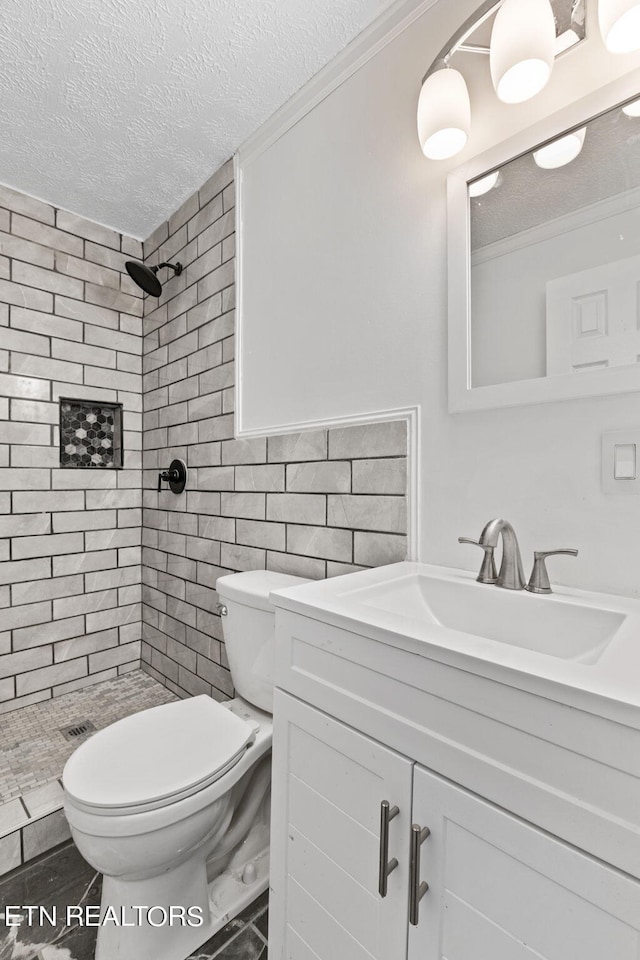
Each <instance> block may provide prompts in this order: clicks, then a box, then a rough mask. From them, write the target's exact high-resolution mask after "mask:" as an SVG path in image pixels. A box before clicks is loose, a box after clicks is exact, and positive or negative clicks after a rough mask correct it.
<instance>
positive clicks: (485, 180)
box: [469, 170, 500, 197]
mask: <svg viewBox="0 0 640 960" xmlns="http://www.w3.org/2000/svg"><path fill="white" fill-rule="evenodd" d="M499 180H500V171H499V170H494V171H493V173H488V174H487V175H486V177H480V179H479V180H473V181H472V182H471V183H470V184H469V196H470V197H483V196H484V195H485V193H489V190H493V188H494V187H496V186H497V185H498V181H499Z"/></svg>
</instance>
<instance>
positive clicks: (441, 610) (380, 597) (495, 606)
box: [343, 572, 625, 662]
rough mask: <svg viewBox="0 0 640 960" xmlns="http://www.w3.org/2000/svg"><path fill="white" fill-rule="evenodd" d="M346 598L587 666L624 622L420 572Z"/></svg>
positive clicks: (609, 613) (598, 611) (606, 613)
mask: <svg viewBox="0 0 640 960" xmlns="http://www.w3.org/2000/svg"><path fill="white" fill-rule="evenodd" d="M347 595H348V596H350V597H351V599H352V600H353V601H354V602H355V603H357V604H363V605H364V606H368V607H373V608H374V609H376V610H384V611H386V612H387V613H391V614H395V615H397V616H400V617H411V618H412V619H414V618H415V619H419V620H421V621H423V622H425V623H429V622H430V623H433V624H437V625H439V626H442V627H445V628H446V629H448V630H457V631H460V632H462V633H467V634H473V635H475V636H477V637H484V638H485V639H487V640H495V641H497V642H499V643H507V644H510V645H512V646H515V647H524V648H526V649H527V650H535V651H537V652H538V653H546V654H549V655H550V656H552V657H560V658H562V659H563V660H570V659H571V660H573V659H580V660H583V661H587V662H588V661H593V660H594V659H595V658H596V657H597V656H599V655H600V653H602V651H603V650H604V649H605V648H606V646H607V645H608V643H609V641H610V640H612V639H613V637H614V636H615V634H616V632H617V630H618V629H619V627H620V626H621V625H622V624H623V622H624V620H625V615H624V614H623V613H619V612H616V611H613V610H605V609H602V608H598V607H596V606H585V605H584V604H581V603H576V602H571V603H568V602H566V601H560V602H558V599H557V597H556V596H555V595H554V596H553V597H549V596H537V595H535V594H531V593H527V591H526V590H520V591H517V592H515V591H512V590H504V589H501V588H500V587H496V586H490V585H488V584H480V583H477V582H476V581H475V580H468V579H461V578H457V579H456V578H447V579H445V578H443V577H442V576H433V575H428V574H425V573H420V572H416V573H409V574H407V575H405V576H399V577H396V578H394V579H391V580H388V581H386V582H384V583H381V584H376V586H370V587H361V588H360V589H355V590H351V591H350V592H349V593H348V594H343V596H347Z"/></svg>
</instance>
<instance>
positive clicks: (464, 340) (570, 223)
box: [448, 74, 640, 412]
mask: <svg viewBox="0 0 640 960" xmlns="http://www.w3.org/2000/svg"><path fill="white" fill-rule="evenodd" d="M525 142H526V146H525ZM448 210H449V408H450V410H451V411H452V412H459V411H463V410H474V409H486V408H491V407H499V406H511V405H515V404H522V403H541V402H548V401H553V400H565V399H573V398H577V397H586V396H603V395H611V394H618V393H625V392H630V391H636V390H640V82H639V79H638V76H637V74H634V77H633V78H629V77H627V78H624V80H623V81H617V82H616V83H614V84H611V85H609V86H608V87H607V88H604V89H603V90H600V91H598V93H597V94H594V95H592V96H590V97H589V98H587V99H585V100H583V101H580V102H579V103H578V104H574V105H573V106H572V107H571V108H569V109H565V110H564V111H562V112H561V113H559V114H558V115H556V116H555V117H553V118H549V121H545V123H544V124H541V125H538V126H537V127H535V128H530V130H528V131H526V132H525V133H524V134H520V135H519V136H518V138H515V139H514V140H513V141H510V142H508V143H505V144H502V145H501V146H500V147H498V148H495V149H494V150H492V151H490V152H489V153H485V154H483V155H482V156H481V157H477V158H475V159H474V160H472V161H471V162H469V163H467V164H465V165H464V167H461V168H459V169H458V170H456V171H455V172H454V173H453V174H451V175H450V177H449V180H448Z"/></svg>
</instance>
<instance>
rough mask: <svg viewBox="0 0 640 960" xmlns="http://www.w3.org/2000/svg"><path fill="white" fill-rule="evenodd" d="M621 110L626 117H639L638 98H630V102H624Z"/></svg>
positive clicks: (639, 104) (639, 101)
mask: <svg viewBox="0 0 640 960" xmlns="http://www.w3.org/2000/svg"><path fill="white" fill-rule="evenodd" d="M622 112H623V113H626V115H627V116H628V117H640V100H632V101H631V103H626V104H625V105H624V107H623V108H622Z"/></svg>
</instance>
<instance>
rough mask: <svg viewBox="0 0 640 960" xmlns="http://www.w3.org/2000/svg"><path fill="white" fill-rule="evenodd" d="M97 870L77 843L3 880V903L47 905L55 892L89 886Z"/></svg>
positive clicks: (0, 883) (0, 889) (0, 893)
mask: <svg viewBox="0 0 640 960" xmlns="http://www.w3.org/2000/svg"><path fill="white" fill-rule="evenodd" d="M94 873H95V870H94V869H93V867H90V866H89V864H88V863H87V862H86V860H83V858H82V857H81V856H80V854H79V853H78V849H77V847H76V846H75V844H73V843H68V844H66V845H65V846H64V847H59V848H58V850H55V851H54V852H53V853H46V854H44V855H43V856H42V857H38V858H37V859H36V860H32V861H31V863H28V864H26V866H24V867H19V868H18V869H17V870H14V871H13V873H10V874H9V875H8V876H7V877H6V879H4V880H1V879H0V902H2V903H12V904H13V903H16V904H17V903H20V904H23V903H24V904H38V903H42V904H46V902H47V897H48V896H50V895H51V894H52V892H53V891H59V890H63V889H64V890H66V889H67V888H68V887H74V888H75V887H76V886H77V885H80V886H81V885H82V884H83V883H84V884H85V886H86V885H87V884H88V883H89V881H90V880H91V878H92V876H93V875H94Z"/></svg>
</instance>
